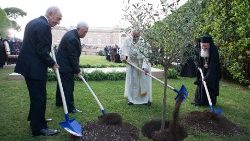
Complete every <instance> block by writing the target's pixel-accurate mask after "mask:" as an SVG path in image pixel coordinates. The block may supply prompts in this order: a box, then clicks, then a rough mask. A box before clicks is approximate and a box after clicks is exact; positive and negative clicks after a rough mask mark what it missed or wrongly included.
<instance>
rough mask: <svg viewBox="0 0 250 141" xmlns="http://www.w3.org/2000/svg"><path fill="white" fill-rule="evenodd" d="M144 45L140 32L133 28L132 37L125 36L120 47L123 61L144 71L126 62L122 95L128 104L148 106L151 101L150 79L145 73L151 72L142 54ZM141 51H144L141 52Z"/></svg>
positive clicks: (149, 65)
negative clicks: (126, 98)
mask: <svg viewBox="0 0 250 141" xmlns="http://www.w3.org/2000/svg"><path fill="white" fill-rule="evenodd" d="M145 45H146V43H145V42H144V40H143V38H142V37H141V36H140V32H139V31H136V30H134V31H133V32H132V37H127V38H126V39H125V40H124V43H123V46H122V48H121V59H122V61H123V62H124V61H128V62H131V63H132V64H134V65H135V66H137V67H139V68H141V69H143V70H144V71H145V72H144V73H143V72H142V71H140V70H138V69H136V68H135V67H133V66H131V65H129V64H127V68H126V82H125V92H124V96H125V97H128V105H133V104H147V105H149V106H150V105H151V102H152V79H151V77H149V76H147V75H146V74H145V73H151V64H150V63H149V61H148V60H147V58H146V57H145V56H144V55H143V54H145V53H146V50H145V47H144V46H145ZM141 51H143V52H144V53H143V54H142V53H141Z"/></svg>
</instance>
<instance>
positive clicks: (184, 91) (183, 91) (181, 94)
mask: <svg viewBox="0 0 250 141" xmlns="http://www.w3.org/2000/svg"><path fill="white" fill-rule="evenodd" d="M176 91H177V93H178V94H177V96H176V97H175V100H177V99H178V98H179V97H180V98H182V100H185V99H187V96H188V91H187V89H186V87H185V86H184V85H182V86H181V89H180V90H179V91H178V90H176Z"/></svg>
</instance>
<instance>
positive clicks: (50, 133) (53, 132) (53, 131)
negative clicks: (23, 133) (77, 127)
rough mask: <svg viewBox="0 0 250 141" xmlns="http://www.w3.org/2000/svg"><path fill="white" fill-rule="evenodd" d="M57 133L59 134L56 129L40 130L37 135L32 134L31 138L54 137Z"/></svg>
mask: <svg viewBox="0 0 250 141" xmlns="http://www.w3.org/2000/svg"><path fill="white" fill-rule="evenodd" d="M58 133H59V131H58V130H56V129H49V128H46V129H41V130H40V131H39V132H37V133H33V136H40V135H43V136H53V135H56V134H58Z"/></svg>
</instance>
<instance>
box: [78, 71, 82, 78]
mask: <svg viewBox="0 0 250 141" xmlns="http://www.w3.org/2000/svg"><path fill="white" fill-rule="evenodd" d="M81 76H82V77H83V71H82V70H81V71H80V72H79V73H78V74H77V77H78V78H80V79H81Z"/></svg>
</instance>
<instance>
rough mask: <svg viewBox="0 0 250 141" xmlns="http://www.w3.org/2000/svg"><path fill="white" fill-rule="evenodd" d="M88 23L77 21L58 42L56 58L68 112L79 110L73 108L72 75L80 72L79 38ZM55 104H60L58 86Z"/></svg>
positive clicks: (82, 35)
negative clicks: (74, 27)
mask: <svg viewBox="0 0 250 141" xmlns="http://www.w3.org/2000/svg"><path fill="white" fill-rule="evenodd" d="M88 28H89V27H88V25H87V24H86V23H85V22H79V23H78V24H77V27H76V29H73V30H70V31H68V32H67V33H65V35H64V36H63V37H62V40H61V42H60V44H59V47H58V50H57V54H56V59H57V63H58V65H59V66H60V68H59V72H60V76H61V80H62V86H63V90H64V94H65V99H66V103H67V107H68V110H69V113H76V112H81V111H80V110H77V109H76V108H75V104H74V96H73V92H74V75H75V74H76V75H77V76H78V77H79V76H80V75H81V74H82V72H81V69H80V66H79V58H80V55H81V51H82V47H81V41H80V38H84V37H85V35H86V34H87V32H88ZM56 106H62V99H61V94H60V89H59V86H58V85H57V91H56Z"/></svg>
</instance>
